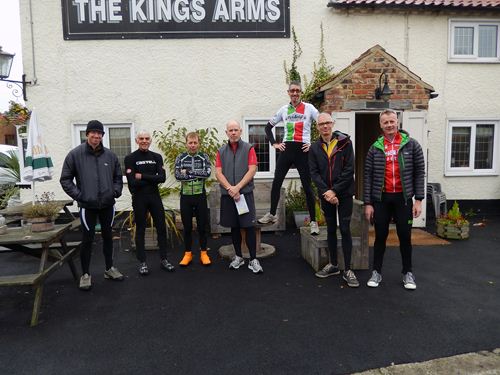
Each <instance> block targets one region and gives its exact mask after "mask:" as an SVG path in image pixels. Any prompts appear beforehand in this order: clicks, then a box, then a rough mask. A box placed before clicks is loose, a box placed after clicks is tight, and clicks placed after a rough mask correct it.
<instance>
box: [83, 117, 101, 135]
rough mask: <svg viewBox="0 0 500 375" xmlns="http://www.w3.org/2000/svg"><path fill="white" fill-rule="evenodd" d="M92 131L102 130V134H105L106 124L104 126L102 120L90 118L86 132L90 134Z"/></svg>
mask: <svg viewBox="0 0 500 375" xmlns="http://www.w3.org/2000/svg"><path fill="white" fill-rule="evenodd" d="M91 131H96V132H101V133H102V134H104V126H102V123H101V122H100V121H97V120H90V121H89V123H88V124H87V129H86V130H85V134H89V132H91Z"/></svg>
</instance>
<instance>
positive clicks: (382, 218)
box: [363, 109, 425, 290]
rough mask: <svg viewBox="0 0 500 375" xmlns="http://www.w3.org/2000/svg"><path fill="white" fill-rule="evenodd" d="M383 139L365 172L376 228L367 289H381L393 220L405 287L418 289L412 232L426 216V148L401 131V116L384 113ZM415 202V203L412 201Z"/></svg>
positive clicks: (374, 147)
mask: <svg viewBox="0 0 500 375" xmlns="http://www.w3.org/2000/svg"><path fill="white" fill-rule="evenodd" d="M379 119H380V128H381V129H382V133H383V135H381V136H380V137H379V138H378V139H377V140H376V141H375V143H373V145H372V146H371V147H370V149H369V150H368V154H367V156H366V160H365V171H364V183H363V188H364V201H365V216H366V218H367V220H369V221H370V222H371V223H373V225H374V226H375V243H374V246H373V251H374V254H373V271H372V276H371V278H370V280H368V283H367V285H368V286H369V287H372V288H376V287H378V285H379V284H380V282H381V281H382V263H383V259H384V253H385V248H386V240H387V236H388V234H389V223H390V221H391V219H394V221H395V222H396V230H397V234H398V238H399V249H400V252H401V258H402V263H403V269H402V273H403V286H404V288H405V289H407V290H414V289H416V288H417V284H416V282H415V276H414V275H413V270H412V245H411V228H412V224H413V219H414V218H417V217H419V216H420V214H421V213H422V200H423V199H424V198H425V192H424V185H425V180H424V178H425V160H424V154H423V152H422V147H421V146H420V144H419V143H418V142H417V141H416V140H415V139H413V138H410V136H409V135H408V133H407V132H405V131H404V130H402V129H399V120H398V116H397V113H396V112H395V111H394V110H392V109H386V110H384V111H382V112H381V113H380V116H379ZM413 197H414V198H415V201H413V199H412V198H413Z"/></svg>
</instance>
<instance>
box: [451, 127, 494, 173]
mask: <svg viewBox="0 0 500 375" xmlns="http://www.w3.org/2000/svg"><path fill="white" fill-rule="evenodd" d="M499 123H500V122H499V121H498V120H480V121H478V120H450V121H449V122H448V142H447V155H446V175H447V176H474V175H497V174H498V162H499V160H498V159H499V152H498V147H499V139H500V138H499V136H498V131H499V126H500V125H499Z"/></svg>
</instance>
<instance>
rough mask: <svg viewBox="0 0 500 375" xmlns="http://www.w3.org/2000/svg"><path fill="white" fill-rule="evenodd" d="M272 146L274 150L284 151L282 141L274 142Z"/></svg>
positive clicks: (284, 146)
mask: <svg viewBox="0 0 500 375" xmlns="http://www.w3.org/2000/svg"><path fill="white" fill-rule="evenodd" d="M273 147H274V148H275V149H276V150H280V151H285V148H286V145H285V142H282V143H275V144H273Z"/></svg>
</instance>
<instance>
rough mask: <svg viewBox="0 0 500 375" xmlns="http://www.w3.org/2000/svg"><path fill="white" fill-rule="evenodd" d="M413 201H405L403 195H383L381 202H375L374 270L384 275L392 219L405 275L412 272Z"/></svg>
mask: <svg viewBox="0 0 500 375" xmlns="http://www.w3.org/2000/svg"><path fill="white" fill-rule="evenodd" d="M412 207H413V202H412V199H411V198H410V199H408V200H407V201H405V199H404V197H403V193H383V194H382V201H381V202H374V203H373V208H374V213H373V224H374V225H375V243H374V245H373V268H374V269H375V270H376V271H377V272H379V273H382V263H383V261H384V253H385V247H386V241H387V236H388V235H389V223H390V221H391V218H394V221H395V222H396V231H397V233H398V238H399V251H400V252H401V259H402V263H403V270H402V272H403V273H407V272H411V270H412V268H411V266H412V264H411V253H412V246H411V227H412V224H413V213H412Z"/></svg>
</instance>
